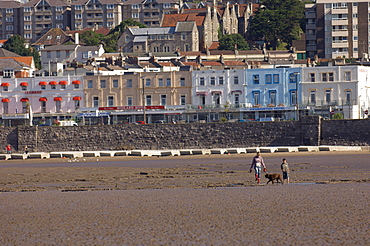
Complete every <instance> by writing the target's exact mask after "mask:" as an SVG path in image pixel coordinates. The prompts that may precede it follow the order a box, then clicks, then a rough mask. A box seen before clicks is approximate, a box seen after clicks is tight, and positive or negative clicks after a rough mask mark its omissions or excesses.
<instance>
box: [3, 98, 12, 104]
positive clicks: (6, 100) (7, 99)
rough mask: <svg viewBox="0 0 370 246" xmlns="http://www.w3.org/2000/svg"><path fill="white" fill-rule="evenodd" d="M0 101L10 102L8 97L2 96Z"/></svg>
mask: <svg viewBox="0 0 370 246" xmlns="http://www.w3.org/2000/svg"><path fill="white" fill-rule="evenodd" d="M1 101H2V102H3V103H8V102H10V100H9V98H3V99H1Z"/></svg>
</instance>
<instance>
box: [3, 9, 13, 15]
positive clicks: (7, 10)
mask: <svg viewBox="0 0 370 246" xmlns="http://www.w3.org/2000/svg"><path fill="white" fill-rule="evenodd" d="M5 12H6V13H8V14H11V13H13V9H12V8H7V9H6V10H5Z"/></svg>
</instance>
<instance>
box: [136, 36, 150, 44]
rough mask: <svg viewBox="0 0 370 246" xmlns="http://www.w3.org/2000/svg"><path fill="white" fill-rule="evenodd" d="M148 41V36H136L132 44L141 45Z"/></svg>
mask: <svg viewBox="0 0 370 246" xmlns="http://www.w3.org/2000/svg"><path fill="white" fill-rule="evenodd" d="M147 40H148V36H136V37H135V38H134V43H143V42H146V41H147Z"/></svg>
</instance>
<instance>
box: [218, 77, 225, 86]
mask: <svg viewBox="0 0 370 246" xmlns="http://www.w3.org/2000/svg"><path fill="white" fill-rule="evenodd" d="M218 84H219V85H223V84H224V77H222V76H220V77H218Z"/></svg>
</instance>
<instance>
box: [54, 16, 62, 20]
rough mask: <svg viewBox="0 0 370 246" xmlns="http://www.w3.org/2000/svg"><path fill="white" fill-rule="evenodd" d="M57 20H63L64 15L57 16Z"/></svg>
mask: <svg viewBox="0 0 370 246" xmlns="http://www.w3.org/2000/svg"><path fill="white" fill-rule="evenodd" d="M55 19H56V20H63V15H56V16H55Z"/></svg>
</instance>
